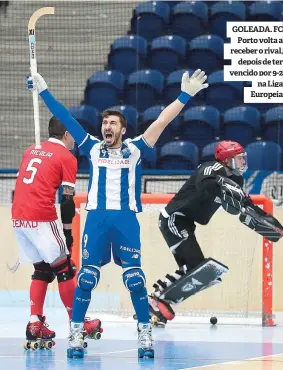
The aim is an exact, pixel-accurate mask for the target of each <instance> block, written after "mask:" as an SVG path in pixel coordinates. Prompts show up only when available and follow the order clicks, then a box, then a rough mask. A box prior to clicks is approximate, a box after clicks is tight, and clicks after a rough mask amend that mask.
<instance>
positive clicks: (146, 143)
mask: <svg viewBox="0 0 283 370" xmlns="http://www.w3.org/2000/svg"><path fill="white" fill-rule="evenodd" d="M141 138H142V139H143V141H144V143H145V145H146V146H148V147H149V148H151V149H152V148H153V146H151V145H149V144H148V142H147V141H146V140H145V138H144V137H143V135H142V136H141Z"/></svg>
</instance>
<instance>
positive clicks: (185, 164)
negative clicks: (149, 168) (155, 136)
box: [157, 141, 199, 170]
mask: <svg viewBox="0 0 283 370" xmlns="http://www.w3.org/2000/svg"><path fill="white" fill-rule="evenodd" d="M198 157H199V150H198V147H197V146H196V145H195V144H193V143H191V142H189V141H173V142H171V143H167V144H165V145H164V146H163V147H162V148H161V150H160V154H159V157H158V160H157V168H159V169H166V170H192V169H195V168H196V167H197V166H198V159H199V158H198Z"/></svg>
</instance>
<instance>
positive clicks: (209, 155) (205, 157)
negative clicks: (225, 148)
mask: <svg viewBox="0 0 283 370" xmlns="http://www.w3.org/2000/svg"><path fill="white" fill-rule="evenodd" d="M218 144H219V141H214V142H213V143H210V144H207V145H206V146H205V147H204V148H203V149H202V152H201V162H206V161H215V155H214V151H215V148H216V147H217V145H218Z"/></svg>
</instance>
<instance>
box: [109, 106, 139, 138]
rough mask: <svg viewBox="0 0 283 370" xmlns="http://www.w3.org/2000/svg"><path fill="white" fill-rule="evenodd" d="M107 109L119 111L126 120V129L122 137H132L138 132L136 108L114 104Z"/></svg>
mask: <svg viewBox="0 0 283 370" xmlns="http://www.w3.org/2000/svg"><path fill="white" fill-rule="evenodd" d="M109 109H115V110H118V111H120V112H121V113H122V114H123V116H124V117H125V118H126V120H127V130H126V133H125V135H124V136H123V139H124V140H125V139H128V138H134V137H135V136H137V133H138V119H139V113H138V111H137V110H136V108H134V107H132V106H130V105H115V106H114V107H111V108H109Z"/></svg>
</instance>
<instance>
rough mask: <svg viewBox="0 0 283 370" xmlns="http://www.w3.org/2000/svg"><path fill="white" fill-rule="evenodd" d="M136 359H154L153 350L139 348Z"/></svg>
mask: <svg viewBox="0 0 283 370" xmlns="http://www.w3.org/2000/svg"><path fill="white" fill-rule="evenodd" d="M138 357H139V358H154V350H153V349H151V348H148V349H147V348H146V349H144V348H139V349H138Z"/></svg>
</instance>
